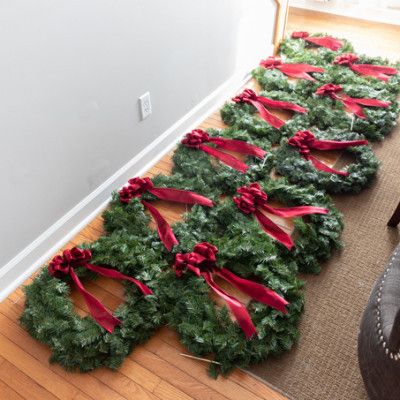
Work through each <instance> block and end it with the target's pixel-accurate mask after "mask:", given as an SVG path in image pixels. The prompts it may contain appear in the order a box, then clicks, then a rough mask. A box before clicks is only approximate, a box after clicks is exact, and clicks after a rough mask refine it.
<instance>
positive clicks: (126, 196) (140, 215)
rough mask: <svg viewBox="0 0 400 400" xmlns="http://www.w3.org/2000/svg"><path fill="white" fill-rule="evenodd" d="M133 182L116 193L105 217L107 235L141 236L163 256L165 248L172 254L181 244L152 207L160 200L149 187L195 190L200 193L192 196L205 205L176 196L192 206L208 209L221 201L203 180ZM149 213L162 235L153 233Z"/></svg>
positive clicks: (178, 177)
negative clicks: (172, 250)
mask: <svg viewBox="0 0 400 400" xmlns="http://www.w3.org/2000/svg"><path fill="white" fill-rule="evenodd" d="M129 182H132V183H130V184H129V185H128V186H127V187H124V188H123V189H122V190H120V191H119V192H114V193H113V195H112V201H111V203H110V205H109V207H108V209H107V210H105V211H104V213H103V218H104V228H105V231H106V232H107V233H112V232H127V233H129V234H133V235H137V236H140V237H142V238H143V239H146V240H148V241H149V242H151V246H152V247H153V248H154V249H157V250H158V251H160V252H162V249H163V247H166V248H167V250H168V251H170V250H171V249H172V247H173V246H174V245H176V244H177V240H176V237H175V235H174V233H173V226H172V227H171V226H169V224H168V223H167V222H166V221H165V220H163V217H162V215H159V216H157V214H160V213H159V212H158V211H157V209H155V210H154V207H153V206H152V205H151V203H149V202H150V201H152V200H156V199H157V198H160V197H158V196H156V195H154V194H152V193H151V190H150V191H148V189H149V186H154V187H155V188H161V189H162V190H163V189H167V188H169V189H171V188H172V190H174V189H177V190H178V191H182V190H183V191H192V190H193V189H195V190H196V193H192V194H194V195H197V197H201V200H202V201H201V202H200V203H199V202H198V203H193V202H192V203H191V202H190V201H184V200H185V197H184V198H183V200H182V199H180V198H182V194H181V193H176V194H175V196H174V197H175V198H176V199H177V200H179V202H183V203H186V204H189V205H190V204H204V203H209V204H208V205H207V207H212V205H213V200H214V201H215V200H216V199H217V195H216V194H214V193H213V192H210V190H209V189H210V187H209V186H208V185H207V184H206V183H205V182H203V181H202V180H201V179H191V178H186V177H184V176H182V175H180V174H174V175H171V176H166V175H157V176H155V177H154V178H152V179H151V180H150V179H149V178H143V179H142V178H133V179H132V180H130V181H129ZM142 189H143V190H142ZM131 190H133V191H136V193H132V191H131ZM200 193H207V197H205V196H201V195H200ZM173 201H174V200H173ZM175 201H176V200H175ZM145 209H147V210H148V211H149V212H150V214H152V216H153V218H154V219H156V223H157V225H158V232H159V233H158V235H157V232H154V231H153V230H151V229H150V227H149V222H150V216H149V215H148V214H147V213H145ZM155 214H156V215H155ZM157 220H161V223H159V222H157Z"/></svg>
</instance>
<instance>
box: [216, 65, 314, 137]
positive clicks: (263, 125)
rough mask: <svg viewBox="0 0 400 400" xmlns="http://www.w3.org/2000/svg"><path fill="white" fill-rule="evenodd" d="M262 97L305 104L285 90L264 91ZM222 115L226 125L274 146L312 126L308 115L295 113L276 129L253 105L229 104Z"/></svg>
mask: <svg viewBox="0 0 400 400" xmlns="http://www.w3.org/2000/svg"><path fill="white" fill-rule="evenodd" d="M271 72H277V71H271ZM278 72H279V71H278ZM279 73H281V72H279ZM260 96H264V97H268V98H271V99H273V100H278V101H285V102H290V103H295V104H300V105H303V104H304V103H305V102H304V100H303V99H302V98H301V97H299V96H297V95H296V94H295V93H293V92H291V93H288V92H285V91H283V90H274V91H268V92H267V91H263V92H261V93H260ZM306 108H307V106H306ZM220 113H221V118H222V120H223V121H224V123H225V124H227V125H229V126H234V128H236V129H244V130H246V131H247V133H248V134H249V135H250V137H252V138H254V139H256V138H259V139H266V140H268V141H269V142H271V143H273V144H276V143H279V142H280V140H281V139H282V137H287V136H291V135H292V134H293V133H295V132H297V131H298V130H301V129H306V128H307V127H308V126H309V125H310V123H309V119H308V113H304V114H299V113H294V114H293V116H292V117H291V118H290V119H289V120H287V121H285V125H283V126H281V127H280V128H279V129H277V128H274V127H273V126H271V125H270V124H268V123H267V122H265V121H264V120H263V119H261V118H260V116H259V115H258V113H257V110H256V108H255V107H254V106H252V105H251V104H243V103H230V102H229V103H226V104H225V105H224V106H223V107H222V108H221V111H220Z"/></svg>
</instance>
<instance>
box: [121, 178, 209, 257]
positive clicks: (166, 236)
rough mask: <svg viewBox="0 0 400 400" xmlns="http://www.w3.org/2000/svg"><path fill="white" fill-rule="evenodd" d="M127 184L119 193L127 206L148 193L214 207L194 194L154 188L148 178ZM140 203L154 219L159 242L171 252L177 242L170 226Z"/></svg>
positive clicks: (172, 199) (144, 203)
mask: <svg viewBox="0 0 400 400" xmlns="http://www.w3.org/2000/svg"><path fill="white" fill-rule="evenodd" d="M128 183H129V185H128V186H124V187H123V188H122V189H121V190H120V191H119V198H120V201H121V203H125V204H128V203H129V202H130V201H131V200H132V199H133V198H134V197H140V196H141V195H142V194H143V193H145V192H148V193H151V194H152V195H153V196H155V197H157V198H159V199H161V200H167V201H174V202H176V203H183V204H200V205H201V206H207V207H212V206H213V205H214V204H213V202H212V201H211V200H210V199H208V198H207V197H204V196H201V195H200V194H198V193H195V192H190V191H188V190H180V189H172V188H158V187H154V184H153V182H152V181H151V179H150V178H133V179H129V181H128ZM140 201H141V203H142V204H143V205H144V207H146V208H147V210H148V211H149V212H150V214H151V215H152V217H153V218H154V221H155V222H156V224H157V231H158V235H159V237H160V239H161V241H162V242H163V243H164V246H165V247H166V248H167V250H168V251H171V249H172V248H173V247H174V246H175V245H176V244H178V243H179V242H178V240H177V239H176V237H175V235H174V232H173V231H172V229H171V227H170V225H169V224H168V222H167V221H166V220H165V219H164V217H163V216H162V215H161V214H160V213H159V211H158V210H157V209H156V208H155V207H153V206H152V205H151V204H150V203H148V202H147V201H144V200H140Z"/></svg>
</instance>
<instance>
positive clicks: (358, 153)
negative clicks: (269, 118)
mask: <svg viewBox="0 0 400 400" xmlns="http://www.w3.org/2000/svg"><path fill="white" fill-rule="evenodd" d="M306 132H307V131H306ZM313 133H314V134H315V138H316V139H317V140H335V141H353V140H361V139H363V137H362V136H361V135H359V134H357V133H354V132H351V133H345V132H343V131H340V130H330V131H327V132H322V131H319V130H313ZM342 151H343V152H345V153H348V154H350V155H351V156H352V158H354V161H353V162H352V163H351V164H349V165H348V166H347V167H346V168H345V169H344V171H346V172H347V174H348V175H347V176H344V175H340V174H336V173H331V172H325V171H323V170H320V169H318V168H316V167H315V166H314V165H313V163H312V162H311V160H307V159H306V158H305V157H304V156H302V154H301V153H300V151H299V148H298V147H294V146H291V145H290V144H289V143H288V142H287V141H286V140H285V141H283V142H282V143H281V146H280V147H279V148H278V149H277V151H276V165H275V168H276V171H277V172H278V174H280V175H283V176H285V177H286V178H287V179H288V180H289V181H290V182H292V183H295V184H299V185H310V184H311V185H313V186H315V187H316V188H317V189H322V190H325V191H326V192H327V193H359V192H360V191H361V190H362V189H364V188H365V187H367V186H368V185H369V184H370V183H371V182H372V180H373V179H374V177H375V175H376V172H377V170H378V167H379V161H378V160H377V158H376V156H375V154H374V152H373V150H372V148H371V146H355V147H348V148H346V149H343V150H342Z"/></svg>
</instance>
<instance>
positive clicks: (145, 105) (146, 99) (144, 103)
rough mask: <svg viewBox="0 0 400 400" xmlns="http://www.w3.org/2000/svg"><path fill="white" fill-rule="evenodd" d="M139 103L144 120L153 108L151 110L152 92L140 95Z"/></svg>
mask: <svg viewBox="0 0 400 400" xmlns="http://www.w3.org/2000/svg"><path fill="white" fill-rule="evenodd" d="M139 105H140V117H141V119H142V121H143V120H144V119H145V118H147V117H148V116H149V115H150V114H151V112H152V110H151V100H150V93H149V92H146V93H145V94H142V95H141V96H140V97H139Z"/></svg>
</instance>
